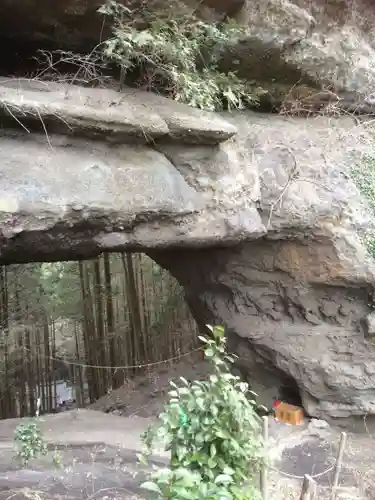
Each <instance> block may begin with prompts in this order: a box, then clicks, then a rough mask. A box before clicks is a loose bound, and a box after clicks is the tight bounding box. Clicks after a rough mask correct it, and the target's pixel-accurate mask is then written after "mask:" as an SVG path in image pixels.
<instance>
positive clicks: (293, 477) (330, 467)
mask: <svg viewBox="0 0 375 500" xmlns="http://www.w3.org/2000/svg"><path fill="white" fill-rule="evenodd" d="M335 465H336V462H335V463H334V464H332V465H330V466H329V467H328V469H326V470H325V471H323V472H319V474H315V475H314V476H312V475H311V474H309V476H310V477H311V478H312V479H316V478H317V477H321V476H324V475H325V474H328V472H331V471H332V470H333V469H334V468H335ZM270 469H271V470H273V471H274V472H277V473H278V474H281V475H282V476H285V477H290V478H291V479H304V478H305V476H295V475H293V474H288V473H287V472H284V471H282V470H279V469H276V468H275V467H270Z"/></svg>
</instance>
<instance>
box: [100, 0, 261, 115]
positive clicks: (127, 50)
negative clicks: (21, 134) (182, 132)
mask: <svg viewBox="0 0 375 500" xmlns="http://www.w3.org/2000/svg"><path fill="white" fill-rule="evenodd" d="M160 3H161V4H162V2H160ZM99 12H100V13H101V14H103V15H105V16H107V17H109V18H111V20H112V28H113V30H112V31H113V34H112V37H111V38H110V39H108V40H107V41H106V42H105V43H104V54H105V57H106V58H107V59H108V60H109V61H111V62H114V63H116V65H118V66H119V67H120V68H121V71H122V76H123V79H124V80H125V81H127V80H130V81H131V82H132V83H134V82H135V83H136V85H137V86H138V87H140V88H143V89H145V90H150V91H154V92H159V93H161V94H163V95H165V96H167V97H170V98H172V99H174V100H176V101H180V102H184V103H186V104H189V105H190V106H193V107H197V108H201V109H208V110H221V109H223V108H228V109H241V108H244V107H246V106H248V105H251V106H254V105H256V104H257V103H258V102H259V97H260V96H261V95H263V94H264V91H263V90H262V89H261V88H259V87H257V85H256V84H255V83H254V82H252V83H251V82H248V81H246V80H243V79H241V78H240V77H239V76H238V75H237V74H236V73H235V72H227V73H224V72H222V71H221V70H220V68H219V61H220V57H221V55H222V54H223V52H224V51H225V50H228V49H229V48H230V47H233V46H234V45H235V44H237V43H238V42H239V41H240V39H241V37H243V36H244V34H245V28H244V27H242V26H239V25H237V24H235V23H233V22H231V21H225V22H221V23H219V22H215V21H212V22H204V21H202V20H201V19H199V17H198V16H197V15H196V14H195V12H194V11H192V10H191V9H190V10H186V7H183V5H182V4H181V3H180V2H179V1H178V0H175V1H174V2H173V1H172V2H171V4H168V11H167V12H165V11H163V10H162V8H161V7H160V8H159V7H158V2H157V0H154V1H150V2H143V3H142V2H141V5H140V6H139V5H138V7H137V8H134V9H130V8H128V7H125V6H123V5H120V4H119V3H117V2H116V1H114V0H108V1H107V2H106V4H105V5H103V6H102V7H101V8H100V9H99ZM172 16H173V17H172Z"/></svg>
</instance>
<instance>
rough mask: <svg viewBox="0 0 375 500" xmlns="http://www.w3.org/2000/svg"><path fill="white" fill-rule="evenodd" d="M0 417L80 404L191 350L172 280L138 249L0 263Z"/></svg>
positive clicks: (192, 339)
mask: <svg viewBox="0 0 375 500" xmlns="http://www.w3.org/2000/svg"><path fill="white" fill-rule="evenodd" d="M0 325H1V329H0V334H1V337H0V418H11V417H17V416H21V417H22V416H33V415H35V412H36V410H37V407H36V406H37V401H38V399H39V400H40V403H41V412H42V413H49V412H52V411H53V410H54V408H55V407H56V405H57V399H58V391H57V386H58V384H59V383H60V382H61V380H64V381H67V382H68V384H69V386H70V387H74V394H75V399H76V403H77V406H81V407H82V406H85V405H87V404H90V403H92V402H94V401H96V400H97V399H98V398H100V397H101V396H104V395H105V394H107V393H108V392H109V391H111V390H112V389H116V388H118V387H120V386H121V385H123V383H124V381H126V380H128V379H129V378H131V377H134V376H135V375H138V374H141V373H144V372H145V371H146V373H147V371H149V370H151V369H152V368H140V367H138V365H150V364H152V363H157V362H159V361H163V360H166V359H170V358H174V357H178V356H179V355H181V354H184V353H187V352H190V351H192V350H194V348H196V338H197V335H196V325H195V323H194V320H193V319H192V317H191V315H190V312H189V310H188V307H187V305H186V303H185V301H184V297H183V293H182V290H181V288H180V286H179V285H178V283H177V282H176V281H175V280H174V279H173V278H172V277H171V276H170V275H169V274H168V273H167V272H166V271H165V270H163V269H161V268H160V267H159V266H157V265H156V264H155V263H154V262H153V261H152V260H151V259H150V258H148V257H147V256H146V255H144V254H127V253H124V254H104V255H102V256H101V257H99V258H97V259H95V260H92V261H81V262H65V263H50V264H49V263H48V264H45V263H36V264H27V265H14V266H8V267H5V266H4V267H2V268H0Z"/></svg>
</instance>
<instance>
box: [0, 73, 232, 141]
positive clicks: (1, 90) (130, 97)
mask: <svg viewBox="0 0 375 500" xmlns="http://www.w3.org/2000/svg"><path fill="white" fill-rule="evenodd" d="M1 115H2V116H3V117H4V116H5V117H8V118H9V119H10V121H9V125H11V126H14V127H18V128H24V127H27V125H28V124H29V123H31V124H32V126H33V128H34V129H35V127H38V129H39V130H41V131H42V132H43V131H45V130H46V129H45V127H46V126H47V127H48V130H49V131H52V132H57V133H59V134H68V135H79V136H85V137H91V138H102V139H107V140H110V141H111V142H119V143H122V142H124V141H128V142H129V141H134V139H137V140H138V142H151V141H154V140H155V139H161V138H165V137H168V138H169V139H178V140H179V141H180V142H193V143H195V142H198V143H199V142H203V143H205V144H210V143H213V144H215V143H217V142H220V141H223V140H226V139H229V138H230V137H231V136H233V135H234V134H235V132H236V128H235V127H234V126H232V125H230V124H229V123H228V122H226V121H225V120H223V119H221V118H220V117H219V116H216V115H215V114H213V113H208V112H204V113H202V112H199V111H198V110H196V109H190V108H187V107H186V106H184V105H182V104H180V103H177V102H173V101H170V100H167V99H164V98H163V97H161V96H157V95H154V94H151V93H149V92H141V91H139V92H134V90H131V89H127V90H124V91H123V92H121V93H119V92H116V91H115V90H111V89H101V88H96V89H90V88H83V87H79V86H76V85H64V84H57V83H52V82H48V83H47V82H39V81H30V80H27V79H13V80H12V79H9V78H8V79H7V78H0V116H1ZM26 130H27V129H26Z"/></svg>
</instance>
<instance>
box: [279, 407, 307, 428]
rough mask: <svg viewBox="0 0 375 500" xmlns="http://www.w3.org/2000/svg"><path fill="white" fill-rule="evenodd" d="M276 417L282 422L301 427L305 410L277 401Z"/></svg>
mask: <svg viewBox="0 0 375 500" xmlns="http://www.w3.org/2000/svg"><path fill="white" fill-rule="evenodd" d="M274 409H275V417H276V418H277V420H279V421H280V422H287V423H288V424H292V425H299V424H301V423H302V421H303V410H302V408H299V407H298V406H294V405H290V404H288V403H283V402H282V401H275V403H274Z"/></svg>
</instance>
